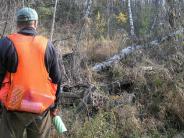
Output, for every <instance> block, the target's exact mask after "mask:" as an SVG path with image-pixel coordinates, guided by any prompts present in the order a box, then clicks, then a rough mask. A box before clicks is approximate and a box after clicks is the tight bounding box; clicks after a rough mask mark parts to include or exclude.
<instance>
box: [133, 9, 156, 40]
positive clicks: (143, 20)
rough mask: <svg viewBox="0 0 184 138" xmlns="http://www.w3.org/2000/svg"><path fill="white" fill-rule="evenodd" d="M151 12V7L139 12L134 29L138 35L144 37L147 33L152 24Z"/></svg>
mask: <svg viewBox="0 0 184 138" xmlns="http://www.w3.org/2000/svg"><path fill="white" fill-rule="evenodd" d="M152 12H153V11H152V7H150V6H145V7H143V8H142V9H141V10H140V12H139V14H138V18H137V22H138V25H137V27H136V28H137V32H138V35H140V36H144V35H146V34H147V33H148V31H149V29H150V24H151V22H152V16H151V15H152Z"/></svg>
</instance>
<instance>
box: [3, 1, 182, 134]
mask: <svg viewBox="0 0 184 138" xmlns="http://www.w3.org/2000/svg"><path fill="white" fill-rule="evenodd" d="M1 1H2V3H3V4H2V3H1V6H0V10H1V11H2V12H1V13H0V15H1V18H0V24H1V26H0V30H1V32H2V33H1V34H2V35H7V34H9V33H12V32H14V31H15V30H16V27H15V26H14V25H15V24H14V23H13V21H14V17H15V11H16V10H17V8H19V7H22V6H23V5H24V6H29V7H32V8H35V9H36V10H37V11H38V14H39V28H38V32H39V33H40V34H42V35H44V36H47V37H49V38H50V40H51V41H52V43H53V44H54V46H55V48H56V50H57V54H58V60H59V63H60V69H61V72H62V85H61V88H62V89H63V92H62V94H61V104H60V112H59V115H60V116H61V117H62V119H63V121H64V123H65V125H66V127H67V129H68V131H67V132H66V133H64V134H63V135H62V136H60V135H58V134H57V132H56V130H55V129H54V128H53V129H52V130H53V131H52V137H53V138H57V137H66V138H184V109H183V106H184V28H183V26H184V24H183V23H184V22H183V20H184V15H183V14H184V12H183V11H184V1H182V0H145V1H143V0H100V1H98V0H59V1H58V2H57V3H55V2H56V1H55V0H44V1H43V0H28V1H24V0H23V1H16V0H13V1H10V0H1ZM12 7H13V8H12ZM8 11H9V12H8ZM54 11H55V12H54ZM53 17H54V18H53ZM9 21H12V23H11V22H9ZM52 32H53V33H52Z"/></svg>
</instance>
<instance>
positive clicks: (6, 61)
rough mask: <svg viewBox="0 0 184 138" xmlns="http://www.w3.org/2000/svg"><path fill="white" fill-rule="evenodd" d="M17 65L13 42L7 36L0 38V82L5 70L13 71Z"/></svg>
mask: <svg viewBox="0 0 184 138" xmlns="http://www.w3.org/2000/svg"><path fill="white" fill-rule="evenodd" d="M17 65H18V56H17V52H16V49H15V47H14V45H13V43H12V42H11V41H10V40H9V39H8V38H7V37H3V38H2V39H0V84H1V83H2V81H3V79H4V76H5V74H6V72H7V71H8V72H11V73H15V72H16V70H17Z"/></svg>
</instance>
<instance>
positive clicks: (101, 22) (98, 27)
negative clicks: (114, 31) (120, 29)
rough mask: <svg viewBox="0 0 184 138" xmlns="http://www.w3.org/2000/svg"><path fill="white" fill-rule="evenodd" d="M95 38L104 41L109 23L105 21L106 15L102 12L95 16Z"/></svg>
mask: <svg viewBox="0 0 184 138" xmlns="http://www.w3.org/2000/svg"><path fill="white" fill-rule="evenodd" d="M94 23H95V24H94V26H95V32H94V34H95V37H96V38H101V39H103V37H104V35H105V32H106V26H107V23H106V21H105V18H104V15H102V14H101V13H100V11H97V14H96V15H95V21H94Z"/></svg>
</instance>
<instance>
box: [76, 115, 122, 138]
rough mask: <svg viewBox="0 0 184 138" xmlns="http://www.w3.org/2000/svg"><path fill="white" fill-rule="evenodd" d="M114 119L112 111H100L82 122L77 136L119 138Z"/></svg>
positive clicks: (79, 137)
mask: <svg viewBox="0 0 184 138" xmlns="http://www.w3.org/2000/svg"><path fill="white" fill-rule="evenodd" d="M114 121H115V120H114V115H113V113H112V112H101V113H99V114H97V115H96V117H95V118H94V119H92V120H90V121H86V122H85V123H84V125H83V127H82V128H81V129H80V130H79V132H78V134H77V138H119V136H118V134H117V133H116V130H115V123H114Z"/></svg>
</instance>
